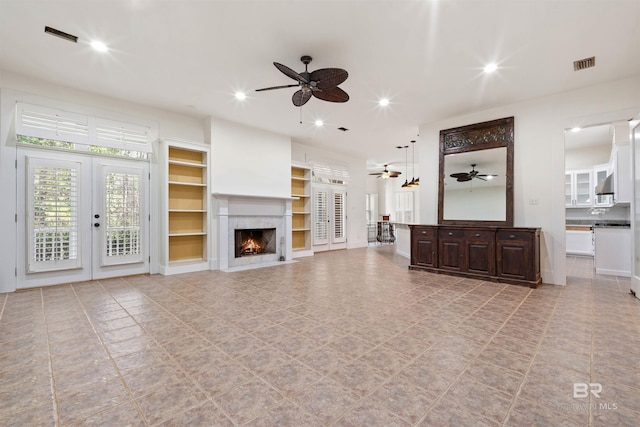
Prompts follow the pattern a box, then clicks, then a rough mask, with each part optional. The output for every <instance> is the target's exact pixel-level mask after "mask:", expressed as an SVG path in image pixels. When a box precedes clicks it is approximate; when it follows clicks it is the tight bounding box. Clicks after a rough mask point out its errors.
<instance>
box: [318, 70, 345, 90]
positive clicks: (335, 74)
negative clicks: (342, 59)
mask: <svg viewBox="0 0 640 427" xmlns="http://www.w3.org/2000/svg"><path fill="white" fill-rule="evenodd" d="M347 77H349V73H347V72H346V70H343V69H341V68H321V69H319V70H315V71H313V72H312V73H311V75H310V77H309V80H310V81H312V82H316V87H317V88H318V89H322V90H326V89H331V88H334V87H336V86H338V85H339V84H340V83H342V82H344V81H345V80H347Z"/></svg>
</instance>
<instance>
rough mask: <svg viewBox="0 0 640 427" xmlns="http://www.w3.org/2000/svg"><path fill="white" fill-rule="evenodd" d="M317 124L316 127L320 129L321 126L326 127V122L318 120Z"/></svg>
mask: <svg viewBox="0 0 640 427" xmlns="http://www.w3.org/2000/svg"><path fill="white" fill-rule="evenodd" d="M315 124H316V126H318V127H320V126H322V125H324V122H323V121H322V120H320V119H318V120H316V121H315Z"/></svg>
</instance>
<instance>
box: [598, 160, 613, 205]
mask: <svg viewBox="0 0 640 427" xmlns="http://www.w3.org/2000/svg"><path fill="white" fill-rule="evenodd" d="M612 172H613V168H612V167H611V164H603V165H596V166H594V167H593V188H594V189H595V188H597V187H598V186H599V185H601V184H602V183H603V182H604V180H605V179H606V178H607V176H609V175H610V174H611V173H612ZM614 178H615V176H614ZM613 198H614V196H613V194H601V195H597V194H595V191H594V198H593V205H594V206H596V207H605V208H608V207H611V206H613V204H614V201H613Z"/></svg>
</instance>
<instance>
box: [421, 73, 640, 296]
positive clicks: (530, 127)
mask: <svg viewBox="0 0 640 427" xmlns="http://www.w3.org/2000/svg"><path fill="white" fill-rule="evenodd" d="M639 111H640V76H634V77H632V78H627V79H622V80H617V81H614V82H609V83H605V84H600V85H594V86H590V87H586V88H583V89H579V90H573V91H567V92H563V93H559V94H555V95H550V96H547V97H541V98H536V99H532V100H528V101H525V102H521V103H517V104H512V105H508V106H503V107H500V108H494V109H490V110H483V111H478V112H474V113H471V114H466V115H461V116H457V117H452V118H448V119H445V120H439V121H435V122H431V123H425V124H423V125H421V126H420V141H419V144H420V158H419V162H420V170H421V171H423V173H422V174H421V177H420V184H421V185H420V212H421V216H420V222H421V223H424V224H436V223H437V218H438V173H439V172H438V170H439V169H438V167H439V133H440V130H443V129H450V128H453V127H458V126H463V125H468V124H472V123H479V122H484V121H488V120H494V119H499V118H502V117H509V116H514V117H515V143H514V225H515V226H522V227H540V228H541V229H542V237H541V254H540V255H541V273H542V281H543V283H547V284H556V285H564V284H566V265H565V264H566V254H565V207H564V178H565V174H564V173H565V159H564V130H565V129H568V128H572V127H574V126H580V127H586V126H588V125H593V124H601V123H607V122H614V121H619V120H625V119H629V118H631V117H634V116H636V115H637V113H638V112H639ZM425 172H426V173H425ZM427 182H429V183H431V184H430V185H424V184H426V183H427ZM534 200H536V201H537V204H536V203H533V202H532V201H534Z"/></svg>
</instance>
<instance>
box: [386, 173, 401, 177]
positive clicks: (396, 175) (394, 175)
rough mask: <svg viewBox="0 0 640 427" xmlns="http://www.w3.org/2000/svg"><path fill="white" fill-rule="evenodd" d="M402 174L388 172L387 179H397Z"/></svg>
mask: <svg viewBox="0 0 640 427" xmlns="http://www.w3.org/2000/svg"><path fill="white" fill-rule="evenodd" d="M401 174H402V172H389V178H397V177H399V176H400V175H401Z"/></svg>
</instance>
